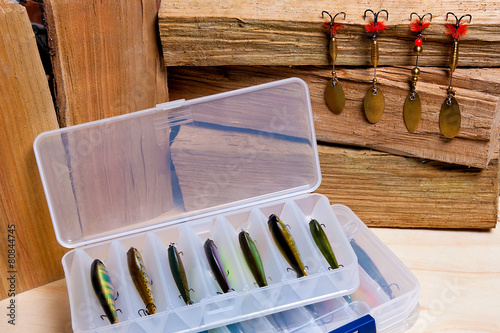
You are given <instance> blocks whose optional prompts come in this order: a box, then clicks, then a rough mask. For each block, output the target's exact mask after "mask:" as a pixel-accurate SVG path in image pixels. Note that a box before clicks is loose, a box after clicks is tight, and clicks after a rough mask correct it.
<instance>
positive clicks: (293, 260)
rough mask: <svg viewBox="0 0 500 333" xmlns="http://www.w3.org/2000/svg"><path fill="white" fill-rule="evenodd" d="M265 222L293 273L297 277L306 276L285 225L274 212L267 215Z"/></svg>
mask: <svg viewBox="0 0 500 333" xmlns="http://www.w3.org/2000/svg"><path fill="white" fill-rule="evenodd" d="M267 224H268V226H269V230H270V231H271V234H272V235H273V239H274V242H275V243H276V246H277V247H278V249H279V250H280V252H281V254H282V255H283V257H284V258H285V259H286V261H287V262H288V264H290V266H292V268H293V270H294V271H295V273H297V277H303V276H307V273H306V270H305V266H304V264H303V263H302V259H300V254H299V251H298V250H297V247H296V246H295V241H294V240H293V237H292V235H291V234H290V232H288V229H287V228H286V225H285V224H284V223H283V221H281V220H280V219H279V217H278V216H276V215H275V214H271V216H269V220H268V221H267Z"/></svg>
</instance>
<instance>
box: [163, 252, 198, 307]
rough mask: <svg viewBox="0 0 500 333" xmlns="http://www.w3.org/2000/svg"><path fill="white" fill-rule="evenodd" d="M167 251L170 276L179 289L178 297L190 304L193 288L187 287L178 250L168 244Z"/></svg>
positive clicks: (191, 302)
mask: <svg viewBox="0 0 500 333" xmlns="http://www.w3.org/2000/svg"><path fill="white" fill-rule="evenodd" d="M167 253H168V264H169V266H170V271H171V272H172V276H173V278H174V281H175V284H176V285H177V289H179V292H180V293H181V294H180V297H182V299H183V300H184V303H186V305H191V304H193V301H192V300H191V294H190V291H194V290H193V289H190V288H189V285H188V282H187V277H186V271H185V270H184V265H183V264H182V259H181V256H180V252H179V251H177V249H176V247H175V245H174V244H170V245H169V247H168V250H167Z"/></svg>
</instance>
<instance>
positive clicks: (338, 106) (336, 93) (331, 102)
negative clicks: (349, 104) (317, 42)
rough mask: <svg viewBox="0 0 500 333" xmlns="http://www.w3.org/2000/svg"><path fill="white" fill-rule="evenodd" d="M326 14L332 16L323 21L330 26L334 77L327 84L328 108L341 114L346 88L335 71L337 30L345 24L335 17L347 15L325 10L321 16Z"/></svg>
mask: <svg viewBox="0 0 500 333" xmlns="http://www.w3.org/2000/svg"><path fill="white" fill-rule="evenodd" d="M324 14H327V15H328V16H329V17H330V22H325V23H323V26H324V27H326V28H328V35H329V37H330V46H329V48H328V49H329V53H330V58H331V59H332V78H331V80H330V81H329V82H328V83H327V85H326V89H325V102H326V105H327V106H328V108H329V109H330V110H331V111H332V112H333V113H336V114H339V113H341V112H342V110H344V107H345V94H344V89H343V88H342V86H341V85H340V83H339V80H338V79H337V72H335V61H336V60H337V54H338V45H337V32H338V31H339V30H340V29H342V28H343V27H344V25H343V24H342V23H335V18H336V17H337V16H338V15H340V14H344V20H345V16H346V15H345V12H340V13H337V14H335V16H333V17H332V15H330V13H329V12H327V11H326V10H324V11H322V12H321V17H324Z"/></svg>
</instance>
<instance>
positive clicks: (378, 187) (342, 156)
mask: <svg viewBox="0 0 500 333" xmlns="http://www.w3.org/2000/svg"><path fill="white" fill-rule="evenodd" d="M319 157H320V163H321V173H322V175H323V181H322V183H321V186H320V187H319V188H318V190H317V192H318V193H322V194H324V195H326V196H327V197H328V198H329V199H330V202H332V203H341V204H344V205H347V206H349V207H350V208H351V209H352V210H353V211H354V212H356V214H357V215H358V216H359V217H360V218H361V220H363V222H365V223H366V224H367V225H370V226H386V227H401V228H455V229H457V228H460V229H463V228H466V229H489V228H494V227H495V225H496V223H497V219H498V194H499V193H498V172H499V166H498V155H497V154H495V157H494V159H492V160H491V162H490V165H489V166H488V168H486V169H484V170H480V169H474V168H467V167H461V166H452V165H449V164H446V163H441V162H434V161H423V160H419V159H414V158H405V157H401V156H395V155H390V154H387V153H382V152H377V151H373V150H366V149H353V148H345V147H336V146H326V145H320V146H319Z"/></svg>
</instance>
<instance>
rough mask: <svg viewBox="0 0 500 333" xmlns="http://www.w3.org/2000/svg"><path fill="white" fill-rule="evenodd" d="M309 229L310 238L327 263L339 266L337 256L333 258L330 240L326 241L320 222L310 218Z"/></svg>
mask: <svg viewBox="0 0 500 333" xmlns="http://www.w3.org/2000/svg"><path fill="white" fill-rule="evenodd" d="M309 230H310V231H311V235H312V238H313V239H314V242H315V243H316V245H317V246H318V249H319V250H320V251H321V253H322V254H323V257H325V259H326V261H327V262H328V264H330V268H331V269H336V268H339V264H338V263H337V258H335V254H334V253H333V250H332V247H331V245H330V242H329V241H328V237H326V234H325V231H324V230H323V228H322V227H321V224H319V222H318V221H316V220H315V219H312V220H311V222H309Z"/></svg>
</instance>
